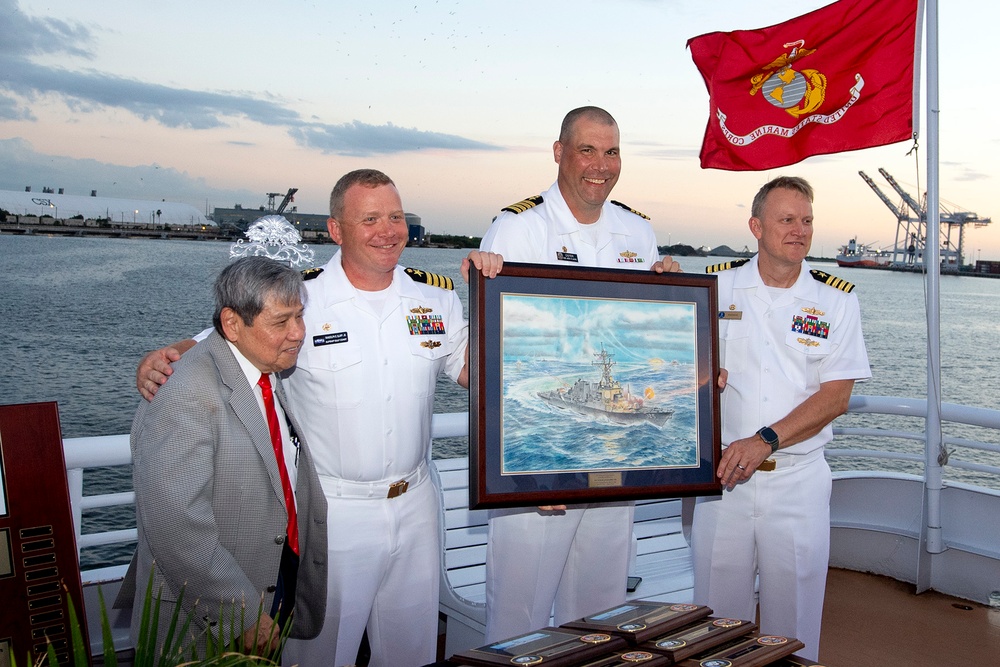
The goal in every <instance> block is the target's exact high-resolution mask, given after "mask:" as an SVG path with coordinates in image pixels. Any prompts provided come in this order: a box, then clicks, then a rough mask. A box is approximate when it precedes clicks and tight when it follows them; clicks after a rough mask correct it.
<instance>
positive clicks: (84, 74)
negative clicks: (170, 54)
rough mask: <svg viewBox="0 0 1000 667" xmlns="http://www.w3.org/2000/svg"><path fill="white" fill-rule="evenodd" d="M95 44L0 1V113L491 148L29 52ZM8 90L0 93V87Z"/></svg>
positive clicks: (370, 150)
mask: <svg viewBox="0 0 1000 667" xmlns="http://www.w3.org/2000/svg"><path fill="white" fill-rule="evenodd" d="M95 48H96V39H95V37H94V35H93V34H92V33H91V31H90V30H89V29H88V28H86V27H85V26H82V25H79V24H70V23H66V22H63V21H59V20H55V19H35V18H29V17H27V16H25V15H24V14H23V13H22V12H21V11H20V9H19V8H18V6H17V3H16V1H15V0H0V119H6V120H34V116H33V114H32V113H31V108H30V104H29V103H30V102H33V101H35V100H36V99H37V98H39V97H41V96H44V95H53V96H56V97H58V98H60V99H61V100H62V101H63V102H64V103H65V104H66V105H67V106H68V107H69V108H70V109H71V110H72V111H74V112H76V113H100V112H101V111H103V110H104V109H108V108H119V109H124V110H126V111H129V112H130V113H132V114H134V115H135V116H136V117H138V118H141V119H143V120H146V121H153V122H156V123H159V124H161V125H163V126H165V127H170V128H183V129H192V130H207V129H212V128H218V127H226V126H228V125H229V123H228V122H227V120H228V119H233V118H245V119H248V120H251V121H253V122H256V123H260V124H262V125H266V126H272V127H284V128H288V132H289V134H290V135H291V136H292V137H293V138H294V139H295V140H296V141H297V142H299V144H300V145H302V146H305V147H307V148H312V149H315V150H319V151H321V152H323V153H325V154H329V153H337V154H341V155H352V156H358V155H376V154H386V153H400V152H406V151H414V150H426V149H443V150H457V151H463V150H497V147H495V146H491V145H489V144H484V143H482V142H478V141H473V140H471V139H466V138H464V137H460V136H457V135H452V134H444V133H440V132H429V131H425V130H418V129H416V128H403V127H399V126H396V125H393V124H392V123H387V124H385V125H369V124H366V123H362V122H360V121H357V120H355V121H353V122H350V123H344V124H341V125H329V124H325V123H322V122H318V121H306V120H304V119H303V118H302V116H301V115H300V114H299V113H298V112H297V111H295V110H294V109H291V108H289V107H286V106H284V105H283V104H282V103H281V102H280V101H277V100H271V99H263V98H261V97H258V96H255V94H253V93H241V92H211V91H199V90H189V89H185V88H173V87H170V86H165V85H160V84H155V83H147V82H143V81H137V80H134V79H128V78H124V77H118V76H114V75H111V74H107V73H104V72H99V71H96V70H93V69H87V70H83V71H76V70H71V69H64V68H58V67H48V66H45V65H39V64H37V63H35V62H33V61H32V60H30V58H31V57H34V56H40V55H53V54H65V55H69V56H72V57H75V58H83V59H88V60H89V59H90V58H92V54H93V51H94V49H95ZM5 91H6V92H7V93H11V94H8V95H4V92H5Z"/></svg>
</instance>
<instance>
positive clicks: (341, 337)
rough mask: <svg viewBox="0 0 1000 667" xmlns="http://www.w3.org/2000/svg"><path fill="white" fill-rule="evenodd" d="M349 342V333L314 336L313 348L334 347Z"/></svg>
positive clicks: (339, 332)
mask: <svg viewBox="0 0 1000 667" xmlns="http://www.w3.org/2000/svg"><path fill="white" fill-rule="evenodd" d="M346 342H347V332H346V331H338V332H337V333H331V334H323V335H322V336H313V347H320V346H322V345H334V344H336V343H346Z"/></svg>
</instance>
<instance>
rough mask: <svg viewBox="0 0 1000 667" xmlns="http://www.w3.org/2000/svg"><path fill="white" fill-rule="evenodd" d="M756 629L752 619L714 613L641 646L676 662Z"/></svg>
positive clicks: (640, 645)
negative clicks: (720, 616)
mask: <svg viewBox="0 0 1000 667" xmlns="http://www.w3.org/2000/svg"><path fill="white" fill-rule="evenodd" d="M756 629H757V624H756V623H753V622H751V621H741V620H739V619H736V618H716V617H712V616H710V617H708V618H703V619H701V620H700V621H697V622H695V623H692V624H690V625H685V626H684V627H683V628H677V629H676V630H673V631H671V632H668V633H667V634H665V635H659V636H656V637H653V638H652V639H650V640H649V641H646V642H643V643H641V644H639V646H638V648H640V649H642V650H645V651H652V652H654V653H659V654H661V655H666V656H668V657H669V658H670V659H671V660H673V661H674V662H680V661H681V660H683V659H684V658H687V657H690V656H692V655H697V654H699V653H704V652H705V651H708V650H710V649H712V648H714V647H716V646H719V645H720V644H724V643H726V642H727V641H729V640H730V639H735V638H736V637H742V636H743V635H746V634H749V633H751V632H753V631H754V630H756Z"/></svg>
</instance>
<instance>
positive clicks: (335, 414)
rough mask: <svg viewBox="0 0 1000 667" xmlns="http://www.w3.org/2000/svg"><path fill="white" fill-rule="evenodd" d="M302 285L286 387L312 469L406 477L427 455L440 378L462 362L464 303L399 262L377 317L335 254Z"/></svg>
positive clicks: (366, 478)
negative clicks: (299, 338)
mask: <svg viewBox="0 0 1000 667" xmlns="http://www.w3.org/2000/svg"><path fill="white" fill-rule="evenodd" d="M305 285H306V290H307V292H308V300H307V301H306V305H305V325H306V338H305V341H304V343H303V347H302V351H301V352H300V353H299V358H298V362H297V364H296V366H295V367H294V368H293V369H291V370H290V371H287V372H286V373H285V378H286V379H285V388H286V389H287V392H288V396H289V399H290V400H291V401H292V402H293V404H294V405H295V409H296V414H297V415H298V416H299V421H300V423H301V424H302V428H303V429H304V430H305V431H306V432H305V433H304V434H303V435H304V437H305V439H306V441H307V442H309V445H310V447H311V449H312V453H313V458H314V460H315V463H316V470H317V472H318V473H319V474H320V475H326V476H329V477H335V478H338V479H345V480H350V481H354V482H377V481H395V480H397V479H400V478H402V477H405V476H406V475H408V474H410V473H412V472H413V471H415V470H416V469H417V468H418V466H419V465H420V464H421V463H422V462H425V461H428V460H429V459H430V445H431V436H430V428H431V415H432V412H433V402H434V387H435V384H436V382H437V378H438V375H439V374H440V373H441V371H442V370H444V372H445V373H447V374H448V376H449V377H451V378H452V379H457V378H458V376H459V374H460V373H461V371H462V367H463V366H464V363H465V359H464V357H465V348H466V346H467V345H468V323H467V322H466V321H465V319H464V317H463V314H462V304H461V301H460V300H459V298H458V296H457V295H456V294H455V293H454V292H453V291H450V290H444V289H441V288H438V287H431V286H430V285H425V284H422V283H417V282H414V281H413V279H411V278H410V277H409V276H408V275H406V273H405V272H404V270H403V268H402V267H399V266H397V267H396V269H395V272H394V273H393V277H392V285H391V287H390V288H389V290H388V292H387V293H386V295H385V302H384V303H383V307H382V312H381V314H376V313H375V312H374V311H373V310H372V307H371V305H370V304H369V303H368V301H367V300H366V299H364V298H363V297H362V296H361V295H359V294H358V291H357V290H356V289H355V287H354V286H353V285H351V283H350V281H349V280H348V279H347V276H346V275H345V274H344V269H343V266H342V265H341V255H340V252H339V251H338V252H337V254H336V255H334V256H333V257H332V258H331V259H330V261H329V262H327V263H326V265H325V266H324V267H323V272H322V273H321V274H320V275H319V276H318V277H317V278H314V279H312V280H307V281H306V283H305Z"/></svg>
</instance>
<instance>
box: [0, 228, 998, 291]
mask: <svg viewBox="0 0 1000 667" xmlns="http://www.w3.org/2000/svg"><path fill="white" fill-rule="evenodd" d="M0 234H15V235H37V236H70V237H72V236H76V237H97V238H121V239H163V240H182V241H225V242H228V243H233V242H235V241H236V240H237V239H240V238H243V232H242V231H241V230H239V229H236V228H232V227H227V228H225V229H220V228H218V227H214V226H201V225H195V226H191V225H177V226H168V225H151V224H148V223H138V224H129V223H109V222H107V221H95V220H51V219H48V218H40V219H39V218H34V217H25V216H21V217H20V219H19V220H16V221H11V220H10V218H9V217H8V219H7V220H6V221H0ZM302 241H303V242H304V243H308V244H313V245H326V244H332V243H333V241H331V240H330V237H329V236H328V235H327V234H326V233H325V232H317V231H313V230H303V231H302ZM480 241H481V239H480V238H479V237H475V236H454V235H450V234H427V235H426V238H425V242H424V243H422V244H420V246H419V247H422V248H445V249H461V248H468V249H473V248H478V247H479V242H480ZM659 251H660V253H661V254H663V255H671V256H674V257H720V258H732V257H736V258H741V257H751V256H753V253H752V252H750V251H748V250H746V249H744V250H742V251H736V250H733V249H732V248H730V247H729V246H725V245H723V246H718V247H716V248H713V249H712V250H710V251H705V250H704V249H702V248H695V247H693V246H689V245H686V244H682V243H678V244H674V245H669V246H659ZM806 259H807V260H808V261H810V262H836V259H834V258H832V257H807V258H806ZM991 264H992V263H991ZM865 268H872V269H875V270H880V271H897V272H906V273H920V272H921V271H922V270H923V267H922V266H920V265H907V266H879V267H865ZM942 273H943V274H945V275H963V276H975V277H981V278H1000V274H997V273H988V272H985V271H976V270H974V268H973V267H968V268H963V269H962V270H961V271H955V270H952V269H943V270H942Z"/></svg>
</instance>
